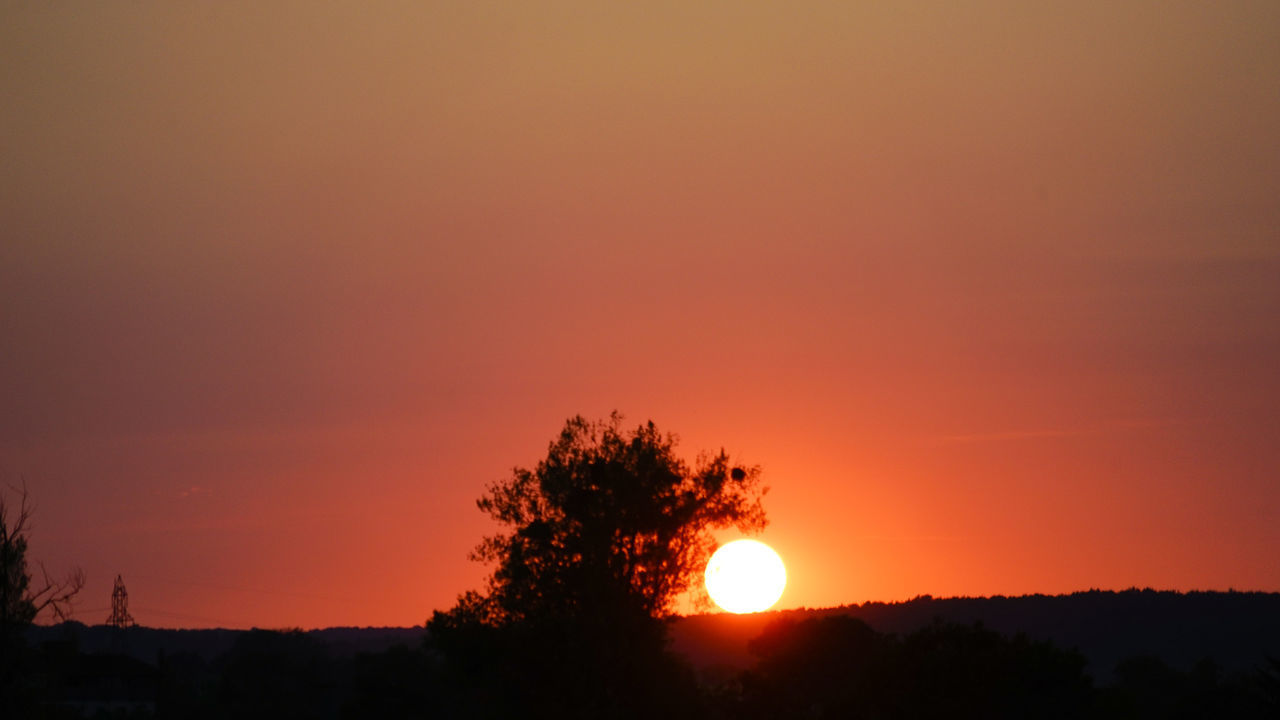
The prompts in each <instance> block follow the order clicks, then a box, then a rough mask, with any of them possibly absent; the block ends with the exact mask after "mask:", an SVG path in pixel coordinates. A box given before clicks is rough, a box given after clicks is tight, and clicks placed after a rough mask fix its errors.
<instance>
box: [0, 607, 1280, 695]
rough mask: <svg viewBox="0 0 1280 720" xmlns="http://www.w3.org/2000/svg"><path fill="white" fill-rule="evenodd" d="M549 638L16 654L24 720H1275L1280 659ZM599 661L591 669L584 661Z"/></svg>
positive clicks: (1014, 639)
mask: <svg viewBox="0 0 1280 720" xmlns="http://www.w3.org/2000/svg"><path fill="white" fill-rule="evenodd" d="M591 642H592V639H591V636H590V635H587V634H583V633H578V632H574V631H573V630H571V629H567V631H566V632H558V631H557V630H555V629H554V628H548V627H533V626H527V627H520V626H510V627H507V628H503V629H494V628H474V627H472V628H467V629H463V630H460V631H459V632H457V633H454V634H453V635H452V636H449V634H448V633H445V637H437V638H435V639H434V640H429V641H427V642H425V643H422V644H419V645H415V646H405V645H397V646H394V647H392V648H390V649H387V650H384V651H380V652H359V653H356V654H353V655H347V654H343V653H341V652H335V651H334V649H333V648H331V647H329V646H328V645H327V644H326V643H324V642H323V641H322V640H321V639H320V638H319V637H318V636H315V635H311V634H308V633H303V632H298V631H292V632H278V631H263V630H255V631H249V632H244V633H239V634H237V635H236V636H235V639H234V642H233V643H232V645H231V647H230V648H229V649H228V650H227V651H225V652H223V653H221V654H219V655H218V656H217V657H215V658H213V659H211V660H207V659H205V658H202V657H200V656H199V655H197V654H194V653H189V652H179V653H166V652H160V653H158V655H157V657H156V659H155V662H142V661H140V660H137V659H135V658H131V657H128V656H127V655H124V654H121V653H88V652H81V651H80V649H79V648H77V647H76V646H75V645H74V643H72V642H47V643H44V644H42V645H41V646H38V647H34V646H28V647H25V648H20V649H19V650H18V651H19V652H21V653H22V656H21V658H20V662H19V663H18V665H17V667H19V668H20V677H16V678H10V682H8V683H7V684H6V691H7V692H9V693H12V694H11V696H10V697H9V698H8V702H7V704H8V705H9V707H10V708H11V709H13V708H18V709H20V714H15V715H13V717H30V718H72V717H104V718H105V717H110V718H192V719H195V720H199V719H201V718H209V719H214V718H333V719H338V718H434V717H441V718H473V717H476V718H487V717H492V718H507V717H560V718H572V717H677V718H678V717H689V718H702V719H705V718H725V719H726V720H727V719H729V718H746V719H748V720H751V719H754V718H886V719H887V718H1030V717H1034V718H1104V719H1105V718H1264V717H1277V716H1278V715H1280V663H1277V662H1276V661H1275V660H1271V661H1269V662H1264V663H1263V664H1262V665H1260V666H1259V667H1257V668H1254V669H1252V670H1250V671H1247V672H1227V671H1224V670H1223V669H1222V668H1221V667H1220V666H1218V665H1216V664H1215V663H1213V662H1211V661H1204V662H1202V663H1199V664H1197V665H1196V666H1194V667H1193V668H1191V669H1190V670H1179V669H1176V668H1173V667H1171V666H1169V665H1168V664H1166V663H1165V662H1163V661H1162V660H1159V659H1157V658H1154V657H1150V656H1135V657H1131V658H1127V659H1125V660H1123V661H1121V662H1119V663H1117V665H1116V667H1115V668H1113V673H1112V675H1113V679H1112V680H1111V681H1109V682H1106V683H1097V682H1095V681H1094V679H1093V678H1092V677H1091V676H1090V674H1089V673H1088V672H1087V671H1086V661H1085V658H1084V656H1083V655H1081V654H1080V653H1079V652H1077V651H1075V650H1068V649H1064V648H1061V647H1059V646H1057V645H1055V644H1053V643H1051V642H1048V641H1041V640H1032V639H1029V638H1028V637H1027V636H1026V635H1022V634H1014V635H1008V634H1003V633H999V632H996V631H994V630H991V629H988V628H986V627H984V626H982V625H981V624H956V623H945V622H941V621H938V622H934V623H930V624H928V625H926V626H925V627H923V628H919V629H916V630H914V631H911V632H908V633H903V634H897V633H883V632H879V631H877V630H874V629H872V628H871V627H870V626H869V625H868V624H867V623H866V622H864V621H862V620H860V619H858V618H855V617H852V616H849V615H826V616H811V617H804V618H801V619H796V618H791V619H787V618H783V619H781V620H778V621H775V622H774V623H773V624H771V625H768V626H767V627H766V628H765V629H764V631H763V632H762V633H761V634H760V635H759V636H758V637H756V638H755V639H753V640H752V641H751V642H750V643H749V649H750V652H751V654H752V657H753V659H754V662H753V663H752V665H751V666H750V667H749V668H748V669H746V670H743V671H740V672H737V673H734V674H731V675H724V674H720V675H715V674H702V675H699V673H698V672H697V671H696V670H695V669H694V668H693V666H691V665H690V664H688V662H687V660H686V659H685V658H683V657H681V656H678V655H676V654H673V653H671V652H665V651H663V650H662V649H661V648H652V647H650V648H638V647H616V648H612V649H608V648H600V647H594V648H590V649H589V651H587V652H584V651H583V650H584V648H582V647H580V645H581V644H582V643H591ZM584 657H590V658H594V659H595V660H596V661H598V662H605V663H607V666H604V667H584V666H581V665H578V664H576V663H578V661H579V660H580V659H581V658H584Z"/></svg>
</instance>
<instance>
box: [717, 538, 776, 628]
mask: <svg viewBox="0 0 1280 720" xmlns="http://www.w3.org/2000/svg"><path fill="white" fill-rule="evenodd" d="M706 581H707V592H708V593H709V594H710V595H711V599H712V600H714V601H715V603H716V604H717V605H719V606H720V607H721V608H724V609H725V610H727V611H729V612H731V613H753V612H760V611H761V610H768V609H769V608H771V607H773V604H774V603H776V602H778V598H780V597H782V589H783V588H784V587H786V585H787V569H786V567H784V566H783V564H782V558H780V557H778V553H776V552H774V551H773V548H771V547H769V546H768V545H765V544H764V543H762V542H758V541H756V540H735V541H734V542H731V543H729V544H727V545H724V546H722V547H721V548H720V549H719V550H716V552H715V554H714V555H712V556H711V560H710V561H709V562H708V563H707V572H706Z"/></svg>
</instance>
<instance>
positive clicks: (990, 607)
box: [671, 589, 1280, 682]
mask: <svg viewBox="0 0 1280 720" xmlns="http://www.w3.org/2000/svg"><path fill="white" fill-rule="evenodd" d="M831 615H850V616H853V617H856V618H859V619H860V620H863V621H864V622H866V623H867V624H868V625H870V626H871V627H872V628H874V629H875V630H877V631H878V632H881V633H895V634H905V633H908V632H912V631H915V630H918V629H920V628H922V627H924V626H926V625H928V624H929V623H930V622H933V621H934V620H935V619H940V620H943V621H944V622H949V623H959V624H973V623H982V625H983V626H984V627H986V628H988V629H991V630H995V631H997V632H999V633H1002V634H1005V635H1013V634H1015V633H1025V634H1026V635H1027V636H1028V637H1030V638H1031V639H1034V640H1048V641H1051V642H1053V644H1054V645H1056V646H1058V647H1061V648H1064V649H1068V650H1070V649H1075V650H1078V651H1079V652H1080V653H1081V654H1082V655H1084V656H1085V658H1086V659H1087V660H1088V662H1089V664H1088V667H1087V669H1088V672H1089V674H1090V675H1092V676H1093V677H1094V679H1095V680H1097V681H1099V682H1108V681H1109V680H1110V679H1111V676H1112V672H1113V671H1114V669H1115V667H1116V663H1118V662H1119V661H1121V660H1123V659H1125V658H1130V657H1134V656H1139V655H1143V656H1149V657H1155V658H1158V659H1160V660H1162V661H1164V662H1165V663H1167V664H1168V665H1169V666H1170V667H1173V668H1175V669H1178V670H1182V671H1187V670H1190V669H1191V668H1193V667H1194V666H1195V665H1196V664H1197V663H1198V662H1200V661H1201V660H1204V659H1209V660H1212V661H1213V662H1215V663H1216V664H1217V665H1219V666H1220V667H1221V668H1223V669H1224V670H1226V671H1229V672H1242V671H1248V670H1251V669H1254V668H1256V667H1258V666H1261V665H1262V664H1263V663H1264V661H1265V658H1264V654H1268V653H1269V654H1270V655H1271V656H1272V657H1280V593H1263V592H1235V591H1230V592H1189V593H1180V592H1172V591H1157V590H1150V589H1147V590H1136V589H1133V590H1125V591H1121V592H1113V591H1106V590H1090V591H1087V592H1077V593H1072V594H1070V595H1023V596H1020V597H1004V596H995V597H980V598H969V597H961V598H933V597H930V596H927V595H926V596H922V597H918V598H914V599H912V600H907V601H905V602H897V603H880V602H872V603H864V604H862V605H847V606H842V607H836V608H825V609H817V610H783V611H777V612H767V613H757V614H754V615H737V616H735V615H724V614H714V615H694V616H691V617H687V618H682V619H680V620H678V621H676V622H675V623H674V624H673V626H672V628H671V636H672V642H673V646H674V649H675V650H676V651H677V652H680V653H682V654H684V655H685V656H687V657H688V658H689V659H690V661H691V662H692V663H693V664H694V665H696V666H699V667H703V668H716V667H720V668H723V669H732V670H741V669H745V668H747V667H749V666H750V665H751V664H752V662H753V661H754V657H753V656H752V655H751V653H750V652H748V650H747V642H748V641H749V640H751V639H752V638H755V637H757V636H759V635H760V633H761V632H763V631H764V628H765V627H766V626H767V625H768V624H769V623H771V622H774V621H776V620H778V619H782V618H789V619H795V620H799V619H802V618H805V617H825V616H831Z"/></svg>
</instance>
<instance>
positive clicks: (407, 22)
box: [0, 0, 1280, 627]
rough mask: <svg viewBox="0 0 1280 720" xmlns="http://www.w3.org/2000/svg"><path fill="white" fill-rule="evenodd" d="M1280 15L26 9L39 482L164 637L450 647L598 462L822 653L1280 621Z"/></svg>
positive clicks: (5, 287)
mask: <svg viewBox="0 0 1280 720" xmlns="http://www.w3.org/2000/svg"><path fill="white" fill-rule="evenodd" d="M1278 37H1280V3H1276V2H1275V1H1274V0H1258V1H1255V2H1243V1H1242V2H1231V1H1229V2H1213V3H1210V2H1182V1H1179V0H1161V1H1159V2H1154V1H1153V2H1115V1H1114V0H1107V1H1085V2H1081V1H1079V0H1073V1H1071V2H1061V3H1027V2H1020V1H1013V0H1010V1H1008V2H997V1H994V0H975V1H974V2H964V3H957V2H951V1H950V0H947V1H939V2H902V3H881V2H874V3H873V2H857V1H851V2H830V3H776V4H775V3H763V2H745V1H741V0H739V1H734V2H727V1H725V2H720V1H706V2H688V1H687V0H682V1H680V2H645V3H604V2H594V1H593V2H587V1H583V2H538V3H532V2H519V1H516V0H509V1H504V2H458V3H444V2H403V3H400V2H382V3H334V2H314V1H307V2H298V3H292V4H290V3H285V2H270V3H260V2H217V3H171V2H157V3H145V2H129V3H124V2H115V3H98V2H74V3H50V2H15V1H5V2H0V97H2V98H3V102H0V408H3V410H0V479H3V480H4V481H5V482H7V483H10V484H16V483H20V482H22V481H24V480H25V482H26V484H27V487H28V489H29V491H30V495H31V498H32V500H33V501H34V502H35V504H36V506H37V507H36V515H35V518H34V531H33V533H32V536H31V551H30V552H31V555H32V556H33V558H34V559H38V560H43V561H44V562H45V563H46V565H47V566H48V567H49V569H50V570H51V571H55V572H57V571H61V570H64V569H66V568H69V567H71V566H76V565H78V566H80V567H82V568H83V569H84V570H85V571H86V573H87V574H88V578H89V583H88V586H87V587H86V589H85V592H84V593H83V595H82V598H81V600H80V602H79V608H80V612H79V614H78V615H77V617H78V618H79V619H81V620H82V621H84V622H88V623H98V622H102V621H103V620H104V619H105V618H106V615H107V607H108V606H109V599H110V593H111V582H112V579H113V578H114V576H115V575H116V574H117V573H121V574H123V575H124V577H125V580H126V582H127V585H128V588H129V591H130V596H131V599H132V609H133V614H134V616H135V617H136V618H137V619H138V620H139V621H140V622H142V623H143V624H146V625H152V626H187V627H199V626H209V625H222V626H228V627H249V626H260V627H281V626H302V627H314V626H327V625H411V624H417V623H421V622H422V621H423V620H424V619H426V618H427V617H428V616H429V614H430V612H431V611H432V610H434V609H444V608H447V607H449V606H450V605H451V604H452V603H453V601H454V599H455V597H456V596H457V595H458V594H459V593H461V592H462V591H464V590H467V589H471V588H476V587H479V585H480V583H481V581H482V578H483V577H484V575H485V573H486V570H485V568H484V567H483V566H480V565H477V564H474V563H471V562H469V561H468V560H467V557H466V556H467V553H468V551H469V550H470V549H471V548H472V547H473V546H474V545H475V543H476V542H478V541H479V539H480V537H481V536H482V535H483V534H485V533H488V532H491V531H493V530H494V529H495V527H494V526H493V525H492V524H490V522H489V521H488V520H487V518H486V517H485V516H484V515H482V514H481V513H480V512H479V511H478V510H476V509H475V507H474V500H475V499H476V498H477V497H478V496H479V495H480V493H481V492H482V491H483V489H484V486H485V484H486V483H488V482H491V481H494V480H497V479H500V478H502V477H505V476H506V475H507V473H508V472H509V470H510V468H511V467H512V466H515V465H531V464H533V463H535V462H537V460H538V459H539V458H540V457H542V456H543V455H544V454H545V451H546V446H547V443H548V442H549V441H550V440H551V439H552V437H553V436H554V435H555V434H556V432H557V431H558V430H559V428H560V427H561V425H562V423H563V422H564V420H565V419H566V418H567V417H569V416H570V415H573V414H577V413H581V414H584V415H586V416H588V417H602V416H605V415H607V414H608V413H609V411H611V410H613V409H615V408H616V409H618V410H620V411H621V412H623V413H624V414H625V415H626V416H627V419H628V421H630V422H635V423H639V422H641V421H643V420H646V419H650V418H651V419H653V420H654V421H655V422H657V423H658V424H659V426H660V427H662V428H664V429H667V430H671V431H674V432H676V433H677V434H679V435H680V437H681V438H682V446H681V447H682V448H683V450H684V451H685V452H686V453H687V454H688V456H689V457H692V456H693V455H694V454H695V453H696V452H697V451H698V450H701V449H708V450H715V449H718V448H720V447H723V448H724V449H726V450H727V451H728V452H729V453H730V454H731V455H732V456H733V457H734V458H736V459H738V460H740V461H743V462H748V463H758V464H760V465H762V466H763V467H764V469H765V477H766V481H767V483H768V484H769V485H771V486H772V492H771V493H770V494H769V495H768V497H767V502H766V508H767V510H768V511H769V514H770V518H771V521H772V522H771V525H770V527H769V528H768V530H767V531H766V533H765V535H764V536H763V538H762V539H764V540H765V541H767V542H769V543H770V544H772V545H773V546H774V547H775V548H776V549H777V550H778V551H779V552H780V553H781V554H782V556H783V558H784V559H785V560H786V562H787V563H788V566H789V571H790V576H791V583H790V585H789V586H788V588H787V591H786V593H785V594H784V596H783V599H782V602H781V606H783V607H796V606H809V607H815V606H828V605H837V604H841V603H850V602H863V601H867V600H898V599H905V598H909V597H911V596H914V595H916V594H922V593H930V594H933V595H935V596H942V595H956V594H969V595H988V594H997V593H1001V594H1021V593H1032V592H1044V593H1059V592H1069V591H1074V590H1081V589H1088V588H1092V587H1100V588H1124V587H1129V586H1134V585H1137V586H1153V587H1159V588H1173V589H1183V590H1187V589H1196V588H1199V589H1226V588H1228V587H1235V588H1237V589H1259V590H1272V591H1275V590H1280V563H1277V561H1276V558H1277V557H1280V410H1278V408H1280V371H1278V370H1277V369H1278V368H1280V130H1277V128H1280V91H1277V88H1278V87H1280V85H1278V84H1277V83H1278V79H1280V42H1277V41H1276V38H1278Z"/></svg>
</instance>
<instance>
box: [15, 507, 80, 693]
mask: <svg viewBox="0 0 1280 720" xmlns="http://www.w3.org/2000/svg"><path fill="white" fill-rule="evenodd" d="M17 505H18V508H17V511H16V512H15V513H14V514H13V515H12V517H11V516H10V513H9V505H8V504H7V502H6V500H5V496H4V493H3V491H0V710H8V711H14V710H16V709H17V708H18V707H19V706H20V705H21V703H23V702H25V700H24V698H25V697H26V693H25V691H24V690H23V688H22V687H21V682H20V681H21V679H20V678H19V677H18V675H19V670H20V669H21V667H22V666H23V660H22V658H21V656H22V654H23V653H24V648H23V641H22V633H23V631H24V630H25V629H26V628H27V626H28V625H30V624H31V622H32V621H33V620H35V619H36V617H37V616H38V615H39V614H40V613H41V612H43V611H45V610H48V611H50V612H51V613H52V614H53V616H54V617H56V618H57V619H59V620H65V619H66V614H67V611H68V609H69V606H70V602H71V599H72V598H74V597H75V595H76V594H77V593H79V592H80V589H81V588H82V587H84V573H83V572H81V571H79V570H75V571H73V572H71V573H70V574H68V575H67V577H66V579H64V580H61V581H59V580H55V579H53V578H52V577H51V576H50V575H49V573H48V572H47V571H46V570H45V569H44V566H43V565H41V566H40V574H41V578H42V580H41V582H40V583H39V585H38V586H37V587H35V588H32V586H31V573H30V571H29V570H28V567H27V530H28V522H29V521H30V519H31V508H30V507H29V506H28V504H27V490H26V488H25V487H23V488H21V489H20V490H19V491H18V503H17Z"/></svg>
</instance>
